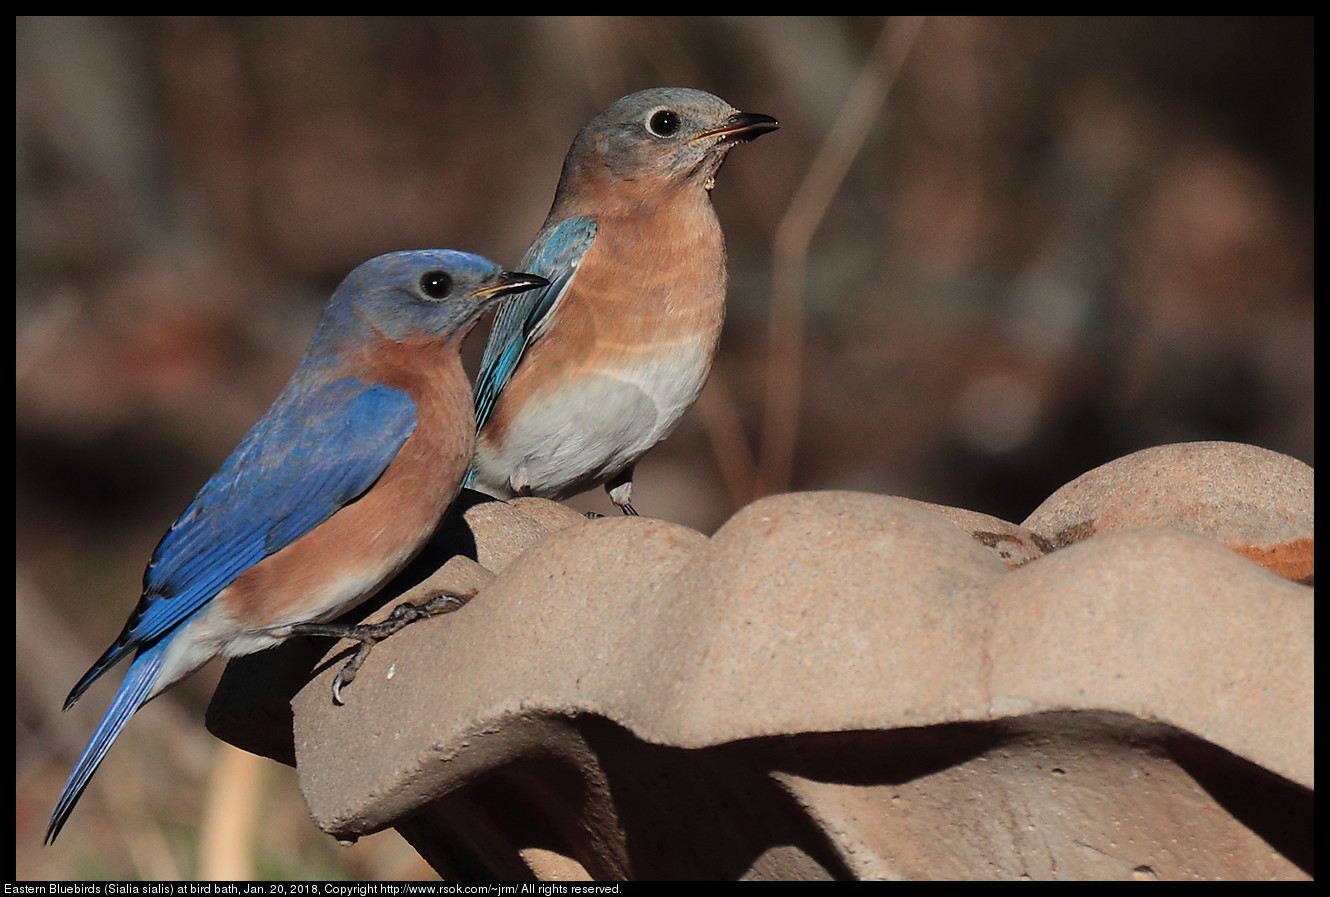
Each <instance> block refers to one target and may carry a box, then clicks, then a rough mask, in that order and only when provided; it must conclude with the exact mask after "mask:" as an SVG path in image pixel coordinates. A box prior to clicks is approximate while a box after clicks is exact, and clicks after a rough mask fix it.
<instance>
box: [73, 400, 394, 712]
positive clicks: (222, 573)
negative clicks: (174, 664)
mask: <svg viewBox="0 0 1330 897" xmlns="http://www.w3.org/2000/svg"><path fill="white" fill-rule="evenodd" d="M416 421H417V417H416V406H415V403H414V402H413V401H412V400H411V398H410V397H409V396H407V395H406V394H405V393H403V392H400V391H398V390H396V389H392V388H389V387H386V386H379V385H368V384H365V383H363V382H361V381H359V380H356V379H353V378H347V379H342V380H337V381H334V382H331V383H326V384H323V385H319V386H316V387H314V388H312V389H302V388H301V387H299V386H298V385H296V381H293V383H292V385H291V386H290V387H288V389H287V391H286V392H285V393H283V394H282V396H281V397H279V398H278V400H277V401H276V402H275V403H274V404H273V407H272V408H271V409H269V411H268V413H267V414H265V415H264V416H263V418H262V419H260V420H259V422H258V423H257V424H255V425H254V428H253V429H252V430H250V432H249V434H248V435H247V436H246V437H245V439H244V441H242V442H241V443H240V445H239V446H238V447H237V448H236V450H235V451H234V452H232V453H231V456H230V457H229V458H227V459H226V462H225V463H224V464H223V465H222V467H221V469H220V470H218V471H217V473H216V474H215V475H214V476H213V477H212V479H210V480H209V481H208V482H207V483H206V484H205V485H204V487H203V489H202V490H200V492H199V494H198V496H197V497H196V498H195V499H194V501H193V502H192V503H191V504H190V506H189V507H188V508H186V509H185V512H184V513H183V514H181V515H180V517H179V518H178V519H177V520H176V522H175V523H174V524H173V525H172V526H171V529H170V530H169V531H168V532H167V534H166V535H165V536H164V537H163V538H162V540H161V542H159V543H158V545H157V548H156V550H154V551H153V554H152V559H151V560H150V561H149V563H148V568H147V570H146V571H145V572H144V574H143V597H142V598H140V599H139V603H138V606H137V607H136V608H135V609H134V612H133V613H132V614H131V615H130V618H129V621H128V622H127V623H126V624H125V628H124V630H123V631H122V632H121V634H120V637H119V638H117V639H116V641H115V643H114V644H113V645H111V647H110V648H108V649H107V650H106V652H105V653H104V654H103V655H102V656H101V658H99V659H98V661H97V662H96V663H95V664H93V666H92V668H91V669H89V670H88V672H87V673H85V674H84V676H83V678H82V679H80V680H79V682H78V684H76V685H75V686H74V689H73V690H72V691H71V692H70V694H69V698H68V699H67V700H66V702H65V706H66V707H69V706H70V705H71V704H73V703H74V701H76V700H78V698H79V696H80V695H82V694H83V692H84V691H86V690H87V688H88V686H90V685H91V684H92V683H93V682H95V681H96V680H97V679H98V678H99V677H100V676H101V675H102V674H103V673H105V672H106V671H107V670H108V669H110V668H111V667H112V666H114V665H115V664H116V663H118V662H120V661H121V660H123V659H124V658H125V657H126V656H128V655H129V653H130V652H132V651H136V650H138V651H141V650H144V646H146V645H151V644H152V643H153V642H154V641H156V640H157V639H160V638H162V636H163V635H165V634H166V633H169V632H170V631H171V630H172V629H174V628H175V627H176V626H178V625H180V623H182V622H183V621H184V620H185V619H187V618H188V617H189V616H190V615H192V614H193V613H195V612H196V611H197V610H199V608H201V607H203V606H204V605H205V604H207V602H208V601H209V600H211V599H212V597H213V596H214V595H216V594H217V593H218V592H220V591H221V590H222V589H224V588H225V587H226V586H227V585H228V584H230V582H231V581H232V580H233V579H235V578H236V577H237V576H239V575H240V574H241V573H243V572H244V571H245V570H247V569H249V568H250V567H252V566H253V565H254V564H256V563H258V562H259V561H261V560H263V559H264V558H265V557H267V556H268V555H270V554H273V553H275V552H277V551H280V550H281V549H282V548H284V547H285V546H287V545H289V544H291V543H292V542H294V541H295V540H296V539H299V538H300V537H301V536H303V535H304V534H305V533H307V532H309V531H310V530H312V529H314V527H316V526H318V525H319V524H320V523H322V522H323V521H325V520H327V519H328V518H329V517H331V516H332V515H333V514H334V513H335V512H336V511H337V509H338V508H341V507H342V506H344V505H346V504H349V503H350V502H352V501H354V500H355V499H356V498H358V497H359V496H360V495H361V494H363V493H364V492H365V491H366V490H367V489H369V487H370V486H372V485H373V484H374V482H375V480H377V479H378V478H379V476H380V475H381V474H382V473H383V471H384V470H385V469H387V467H388V465H389V464H391V463H392V460H393V458H395V457H396V456H397V453H398V451H399V450H400V449H401V447H402V445H403V444H404V443H405V442H406V440H407V438H408V437H410V435H411V433H412V432H413V431H414V430H415V427H416ZM154 678H155V676H154ZM131 712H132V711H131ZM126 718H127V717H126Z"/></svg>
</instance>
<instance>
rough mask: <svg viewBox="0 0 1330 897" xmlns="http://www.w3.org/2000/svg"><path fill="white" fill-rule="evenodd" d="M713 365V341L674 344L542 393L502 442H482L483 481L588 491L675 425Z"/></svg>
mask: <svg viewBox="0 0 1330 897" xmlns="http://www.w3.org/2000/svg"><path fill="white" fill-rule="evenodd" d="M710 369H711V353H710V351H709V347H702V346H694V347H685V348H682V349H678V348H676V349H675V350H674V351H670V352H668V353H662V354H657V355H654V356H647V357H643V356H640V355H639V356H636V357H629V358H624V359H622V363H621V364H620V365H619V366H618V367H614V368H610V369H606V368H602V369H601V370H600V372H599V373H597V374H595V375H593V376H587V377H583V378H582V379H580V380H579V381H578V382H577V385H576V387H575V388H567V387H565V388H563V389H561V390H559V391H558V392H557V393H549V394H543V395H537V396H536V400H535V401H528V402H527V403H526V404H525V406H524V407H523V409H522V411H521V413H520V414H518V415H517V416H516V418H515V419H514V420H513V421H512V423H511V424H510V425H509V427H508V431H507V433H506V435H505V438H504V442H503V444H502V445H498V446H496V445H491V444H488V443H487V442H486V441H485V440H483V439H482V441H481V444H480V445H478V446H477V453H476V474H477V479H478V485H480V486H481V487H483V488H488V489H490V490H492V491H497V492H499V493H501V494H505V495H517V494H529V495H537V496H540V497H543V498H551V499H556V500H557V499H563V498H567V497H569V496H570V495H576V494H577V493H579V492H584V491H586V490H588V489H591V488H593V487H595V486H596V485H599V484H601V483H603V482H604V481H605V480H607V479H609V478H610V477H612V476H614V475H615V474H618V473H620V472H622V471H623V470H625V469H627V468H628V467H630V466H631V465H633V464H634V463H636V462H637V460H638V459H639V458H641V457H642V456H643V455H644V454H646V452H647V451H648V450H649V449H650V448H651V447H652V446H654V445H655V444H656V443H658V442H660V441H661V440H662V439H664V438H665V437H666V436H668V435H669V434H670V433H671V432H673V431H674V428H675V427H676V426H677V425H678V423H679V419H680V418H681V417H682V416H683V413H684V412H685V411H687V410H688V407H689V406H690V405H692V404H693V402H694V401H695V400H696V399H697V396H698V394H699V393H701V391H702V386H703V384H705V383H706V379H707V374H708V373H709V372H710Z"/></svg>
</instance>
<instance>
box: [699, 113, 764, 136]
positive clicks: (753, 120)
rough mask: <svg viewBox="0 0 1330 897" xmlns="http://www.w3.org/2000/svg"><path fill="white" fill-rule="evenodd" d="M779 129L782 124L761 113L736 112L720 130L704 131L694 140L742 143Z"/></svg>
mask: <svg viewBox="0 0 1330 897" xmlns="http://www.w3.org/2000/svg"><path fill="white" fill-rule="evenodd" d="M779 127H780V122H778V121H776V120H775V119H774V118H772V117H771V116H770V115H763V114H762V113H760V112H736V113H734V114H733V115H731V116H730V118H729V120H728V121H726V122H725V124H723V125H721V126H720V127H719V128H712V129H711V130H709V131H703V132H702V133H701V134H698V135H697V136H695V137H693V140H705V139H706V138H708V137H716V138H718V141H717V142H725V141H734V142H736V143H742V142H744V141H747V140H755V139H757V138H758V137H761V136H762V135H763V134H766V133H769V132H771V131H774V130H776V129H777V128H779Z"/></svg>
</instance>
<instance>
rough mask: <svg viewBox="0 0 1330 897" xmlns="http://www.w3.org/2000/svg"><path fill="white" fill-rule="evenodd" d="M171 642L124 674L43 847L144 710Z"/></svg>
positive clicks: (146, 653)
mask: <svg viewBox="0 0 1330 897" xmlns="http://www.w3.org/2000/svg"><path fill="white" fill-rule="evenodd" d="M170 641H171V640H170V639H169V638H167V639H162V640H161V641H159V642H157V644H155V645H153V646H152V647H150V648H147V649H146V650H144V651H143V652H142V653H140V654H139V655H138V657H136V658H134V663H133V664H131V665H130V667H129V672H128V673H126V674H125V681H124V682H123V683H122V684H121V685H120V691H118V692H116V696H115V700H114V701H112V702H111V707H110V709H109V710H107V711H106V715H105V716H103V717H102V721H101V722H100V723H99V724H98V725H97V731H96V732H94V733H93V736H92V740H91V741H89V742H88V746H87V747H86V748H84V749H83V756H81V757H79V761H78V763H77V764H76V765H75V766H74V771H73V772H72V773H70V774H69V781H68V782H66V783H65V790H64V791H62V792H61V793H60V800H59V801H57V802H56V805H55V810H54V811H53V812H52V813H51V822H50V824H49V825H47V827H46V840H45V843H47V844H50V843H52V842H54V841H55V839H56V836H57V835H59V834H60V829H62V828H64V825H65V821H66V820H67V819H69V814H70V813H72V812H74V806H75V804H77V803H78V800H79V798H80V797H81V796H82V795H83V789H84V788H86V787H87V786H88V782H89V780H91V779H92V774H93V773H94V772H96V771H97V767H98V765H99V764H100V763H101V762H102V758H103V757H105V756H106V752H107V751H108V750H110V749H111V745H112V744H113V743H114V742H115V739H116V736H118V735H119V734H120V730H121V729H123V728H124V727H125V723H127V722H129V718H130V717H131V716H133V715H134V711H136V710H138V709H139V707H141V706H143V702H144V701H145V700H147V696H148V692H149V691H151V690H152V686H153V684H154V683H155V682H156V681H157V677H158V676H160V675H161V672H162V663H163V661H164V660H165V657H166V647H167V645H168V644H169V643H170Z"/></svg>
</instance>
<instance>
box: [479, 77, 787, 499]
mask: <svg viewBox="0 0 1330 897" xmlns="http://www.w3.org/2000/svg"><path fill="white" fill-rule="evenodd" d="M777 127H778V124H777V122H776V120H775V119H774V118H771V117H770V116H767V115H760V114H756V113H749V112H740V111H738V110H737V109H734V108H733V107H731V106H730V105H729V104H728V103H726V102H725V101H724V100H721V99H720V98H719V97H715V96H712V95H711V94H709V93H705V92H703V91H700V90H690V89H685V88H658V89H654V90H644V91H641V92H639V93H635V94H632V95H630V96H627V97H624V98H623V99H621V100H619V101H618V102H616V103H614V104H613V105H611V106H610V107H609V108H607V109H606V110H605V111H603V112H601V113H600V114H599V115H597V116H596V117H595V118H593V119H592V120H591V121H590V122H589V123H588V124H587V125H586V127H584V128H583V129H582V130H581V132H580V133H579V134H578V135H577V138H576V139H575V140H574V141H573V145H572V148H571V149H570V150H569V151H568V156H567V158H566V159H565V160H564V163H563V173H562V175H561V176H560V178H559V186H558V189H557V190H556V192H555V196H554V205H553V207H552V208H551V209H550V212H549V215H548V217H547V218H546V219H545V224H544V225H543V226H542V227H541V229H540V232H539V233H538V234H537V235H536V239H535V241H534V242H533V243H532V244H531V248H530V249H528V250H527V253H526V255H525V256H524V257H523V259H522V262H521V264H520V265H519V267H520V268H521V269H522V270H523V271H530V272H532V273H534V274H539V275H540V276H542V277H544V278H546V279H547V280H548V281H549V282H550V283H549V286H548V287H545V288H542V289H539V290H532V291H530V292H528V293H525V294H523V295H521V296H515V297H511V298H509V299H507V300H505V302H504V303H503V304H502V305H501V306H500V308H499V311H498V313H497V314H496V315H495V317H494V324H493V327H492V329H491V331H490V336H489V341H488V343H487V344H486V346H485V352H484V355H483V357H482V359H481V364H480V373H479V374H478V375H477V377H476V384H475V402H476V422H477V428H478V429H477V438H476V459H475V464H474V466H473V468H472V472H471V475H470V477H469V478H468V485H474V486H476V487H477V488H480V489H482V490H484V491H486V492H490V493H492V494H494V495H496V496H499V497H501V498H508V497H511V496H513V495H536V496H540V497H542V498H550V499H555V500H561V499H564V498H567V497H569V496H571V495H575V494H577V493H579V492H583V491H586V490H588V489H591V488H594V487H595V486H597V485H602V484H603V485H604V486H605V489H606V491H607V492H608V493H609V495H610V499H611V500H612V501H613V502H614V503H615V505H617V506H618V507H619V508H620V509H621V510H622V511H623V512H624V513H626V514H635V513H636V511H634V510H633V506H632V504H631V499H632V488H633V469H634V466H635V465H636V464H637V462H638V460H639V459H640V458H641V457H642V456H643V455H644V454H646V452H647V451H648V450H649V449H651V447H652V446H654V445H655V444H656V443H658V442H660V441H661V440H662V439H664V438H665V437H666V436H668V435H669V434H670V433H671V432H673V430H674V428H675V426H676V425H677V424H678V422H679V418H680V417H681V416H682V415H683V413H684V412H685V411H686V410H687V409H688V408H689V406H691V405H692V404H693V402H694V401H695V400H696V399H697V396H698V394H699V393H700V392H701V391H702V386H703V384H704V383H705V382H706V379H707V375H708V373H709V372H710V370H711V363H712V361H713V359H714V358H715V354H716V348H717V345H718V344H719V341H720V332H721V325H722V323H723V322H724V318H725V290H726V270H725V239H724V236H723V235H722V234H721V230H720V223H719V221H717V219H716V211H715V209H714V208H713V207H712V205H711V197H710V192H711V189H712V187H713V186H714V185H715V177H716V172H717V171H718V170H719V169H720V166H721V163H722V162H723V161H724V160H725V157H726V155H727V154H728V153H729V151H730V149H732V148H733V147H734V146H735V145H736V144H737V143H742V142H744V141H748V140H752V139H754V138H756V137H759V136H761V135H762V134H765V133H767V132H769V131H774V130H775V129H776V128H777Z"/></svg>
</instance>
